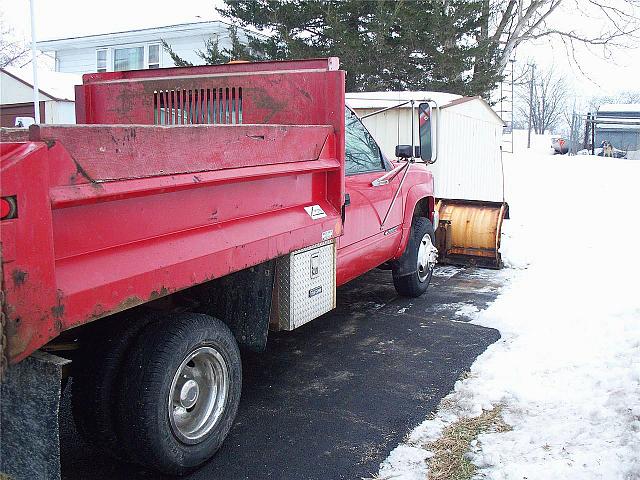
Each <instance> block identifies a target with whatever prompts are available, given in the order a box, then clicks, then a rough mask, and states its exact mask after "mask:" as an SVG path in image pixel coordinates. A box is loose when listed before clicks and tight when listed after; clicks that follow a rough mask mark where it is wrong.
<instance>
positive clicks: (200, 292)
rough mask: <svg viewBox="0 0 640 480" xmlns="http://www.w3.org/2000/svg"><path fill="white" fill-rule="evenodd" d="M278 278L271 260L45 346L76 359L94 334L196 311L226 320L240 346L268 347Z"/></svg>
mask: <svg viewBox="0 0 640 480" xmlns="http://www.w3.org/2000/svg"><path fill="white" fill-rule="evenodd" d="M274 278H275V260H270V261H267V262H264V263H261V264H258V265H255V266H253V267H249V268H246V269H244V270H240V271H239V272H235V273H231V274H229V275H225V276H224V277H221V278H217V279H214V280H210V281H209V282H205V283H201V284H199V285H194V286H192V287H189V288H187V289H185V290H181V291H179V292H175V293H173V294H170V295H166V296H164V297H160V298H158V299H156V300H153V301H150V302H146V303H143V304H142V305H137V306H135V307H132V308H130V309H127V310H125V311H122V312H118V313H115V314H112V315H108V316H106V317H103V318H100V319H98V320H94V321H93V322H89V323H86V324H84V325H81V326H78V327H76V328H72V329H69V330H66V331H64V332H62V333H61V334H60V335H59V336H58V337H56V338H55V339H54V340H53V341H51V342H49V343H48V344H46V345H45V346H44V347H43V348H42V349H43V350H44V351H50V352H53V353H56V354H57V355H60V356H62V357H65V358H69V359H70V360H74V359H75V358H76V351H77V350H78V349H79V348H80V346H81V345H82V344H84V343H86V341H87V340H88V339H90V338H92V337H95V336H98V337H104V336H105V333H108V332H111V331H114V330H118V329H124V328H125V327H126V326H127V325H128V324H130V323H131V322H137V321H140V320H141V319H142V318H144V317H147V316H149V315H158V314H165V313H166V314H170V313H180V312H194V313H205V314H207V315H211V316H213V317H216V318H218V319H220V320H222V321H223V322H224V323H226V324H227V325H228V326H229V328H230V329H231V331H232V332H233V334H234V335H235V337H236V340H237V341H238V344H239V345H240V346H242V347H245V348H248V349H250V350H254V351H262V350H264V348H265V347H266V343H267V335H268V329H269V318H270V313H271V300H272V290H273V282H274Z"/></svg>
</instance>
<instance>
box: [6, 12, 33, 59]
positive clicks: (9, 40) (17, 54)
mask: <svg viewBox="0 0 640 480" xmlns="http://www.w3.org/2000/svg"><path fill="white" fill-rule="evenodd" d="M28 53H29V47H28V46H27V44H26V43H25V42H24V41H22V40H20V39H19V38H17V37H16V36H15V34H14V31H13V29H12V28H11V27H10V26H8V25H7V22H5V21H4V19H3V18H2V15H1V14H0V68H4V67H9V66H13V65H18V64H19V63H20V62H21V61H22V60H23V59H24V58H25V57H26V56H27V55H28Z"/></svg>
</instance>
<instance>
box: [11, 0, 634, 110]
mask: <svg viewBox="0 0 640 480" xmlns="http://www.w3.org/2000/svg"><path fill="white" fill-rule="evenodd" d="M35 1H36V34H37V37H38V39H40V40H50V39H56V38H68V37H76V36H82V35H91V34H96V33H108V32H117V31H123V30H133V29H139V28H147V27H156V26H162V25H172V24H177V23H186V22H193V21H202V20H212V19H217V18H219V17H218V15H217V14H216V13H215V10H214V4H216V5H219V4H220V3H221V0H184V1H182V2H180V3H179V4H178V5H176V4H175V3H173V2H172V3H168V2H167V3H165V2H158V1H157V0H155V1H152V0H109V1H108V2H99V3H98V2H96V3H93V2H91V1H87V0H55V1H52V0H35ZM612 1H615V0H612ZM1 8H2V11H3V21H4V22H7V23H8V24H9V25H11V26H13V27H14V29H15V31H16V33H18V34H20V35H21V36H23V37H24V38H25V39H30V24H29V1H28V0H12V1H7V2H3V6H2V7H1ZM557 19H558V20H559V21H561V22H562V23H563V24H564V25H565V26H566V25H568V24H570V22H582V24H583V25H585V22H589V25H591V27H590V28H597V25H598V23H599V22H601V20H600V19H598V18H595V19H590V20H588V19H584V18H583V17H581V16H579V15H567V12H561V13H560V15H558V17H557ZM529 59H533V60H535V61H536V63H537V64H539V65H549V66H551V65H553V67H554V68H559V69H564V70H565V71H566V72H567V76H568V77H569V79H570V81H571V82H572V83H573V85H574V86H575V92H576V94H578V95H581V96H584V97H590V96H594V95H603V94H612V93H615V92H616V91H621V90H632V91H638V90H640V48H638V47H636V48H634V49H625V50H620V49H618V50H616V51H614V55H613V58H612V59H610V60H603V59H602V58H601V55H596V54H592V53H590V52H588V51H586V49H580V51H579V52H578V59H579V62H580V64H581V68H582V70H583V71H584V72H585V73H587V76H586V77H585V76H584V75H583V74H581V73H580V72H579V71H578V69H576V68H575V67H571V66H570V64H569V63H570V62H569V61H568V59H567V53H566V51H565V49H564V47H563V46H562V44H561V43H560V42H558V41H557V40H545V41H539V42H538V43H537V44H536V45H527V46H524V47H520V49H519V51H518V52H517V54H516V60H517V62H519V64H526V62H527V61H528V60H529Z"/></svg>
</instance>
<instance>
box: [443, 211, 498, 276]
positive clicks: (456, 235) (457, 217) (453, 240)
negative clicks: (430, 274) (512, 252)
mask: <svg viewBox="0 0 640 480" xmlns="http://www.w3.org/2000/svg"><path fill="white" fill-rule="evenodd" d="M436 211H437V212H438V213H439V217H440V219H439V222H438V228H437V230H436V247H437V248H438V252H439V258H438V261H439V262H440V263H448V264H452V265H465V266H467V265H469V266H479V267H488V268H502V259H501V258H500V252H499V249H500V230H501V228H502V221H503V220H504V219H505V218H509V206H508V205H507V204H506V203H504V202H503V203H498V202H482V201H474V200H449V199H439V200H438V202H437V203H436Z"/></svg>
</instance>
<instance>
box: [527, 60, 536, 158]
mask: <svg viewBox="0 0 640 480" xmlns="http://www.w3.org/2000/svg"><path fill="white" fill-rule="evenodd" d="M530 67H531V81H530V82H529V129H528V131H527V148H531V118H532V117H533V79H534V76H535V75H534V74H535V71H536V64H535V63H534V64H532V65H530Z"/></svg>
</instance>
